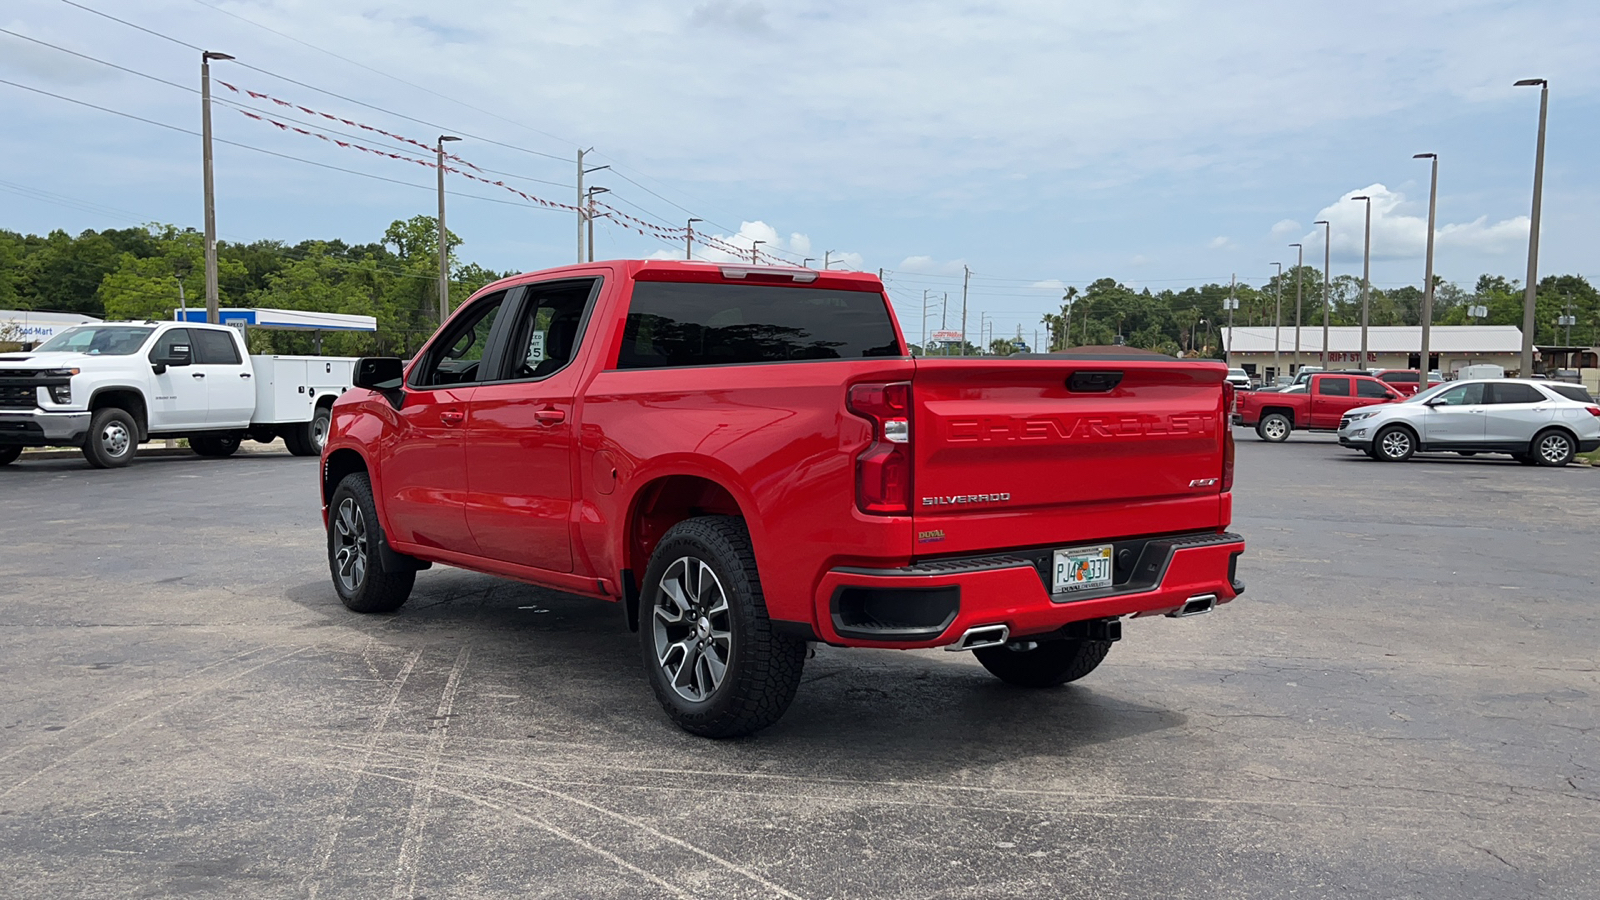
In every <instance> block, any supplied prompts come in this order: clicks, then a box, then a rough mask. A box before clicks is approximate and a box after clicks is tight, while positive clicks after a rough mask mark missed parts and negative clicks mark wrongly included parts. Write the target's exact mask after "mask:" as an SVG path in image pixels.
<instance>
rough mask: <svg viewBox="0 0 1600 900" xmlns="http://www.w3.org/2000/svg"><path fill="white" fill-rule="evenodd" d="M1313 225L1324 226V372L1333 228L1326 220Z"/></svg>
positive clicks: (1329, 302) (1326, 355)
mask: <svg viewBox="0 0 1600 900" xmlns="http://www.w3.org/2000/svg"><path fill="white" fill-rule="evenodd" d="M1312 224H1313V225H1321V226H1322V359H1321V360H1320V362H1321V364H1322V368H1323V370H1324V371H1326V370H1327V368H1328V309H1329V307H1331V306H1332V305H1333V298H1332V297H1331V296H1330V295H1331V293H1332V291H1333V278H1332V277H1331V276H1332V274H1333V270H1332V269H1331V268H1329V263H1330V262H1332V260H1333V226H1332V225H1331V224H1329V223H1328V220H1326V219H1318V220H1317V221H1315V222H1313V223H1312Z"/></svg>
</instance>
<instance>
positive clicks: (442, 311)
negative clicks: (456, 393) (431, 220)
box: [434, 134, 461, 325]
mask: <svg viewBox="0 0 1600 900" xmlns="http://www.w3.org/2000/svg"><path fill="white" fill-rule="evenodd" d="M459 140H461V138H458V137H456V136H455V135H450V134H441V135H439V143H438V145H437V146H435V147H434V150H435V151H437V152H438V154H439V161H438V163H437V165H436V168H437V169H438V172H439V324H440V325H443V324H444V320H445V319H448V318H450V240H449V238H448V237H447V235H448V234H449V233H450V232H448V231H446V230H445V227H444V145H445V144H446V143H447V142H449V141H459Z"/></svg>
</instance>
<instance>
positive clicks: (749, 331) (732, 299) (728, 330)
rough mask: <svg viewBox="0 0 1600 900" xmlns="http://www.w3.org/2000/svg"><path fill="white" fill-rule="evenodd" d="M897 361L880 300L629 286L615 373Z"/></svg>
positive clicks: (791, 291) (739, 287) (733, 288)
mask: <svg viewBox="0 0 1600 900" xmlns="http://www.w3.org/2000/svg"><path fill="white" fill-rule="evenodd" d="M899 355H901V351H900V341H899V339H898V338H897V337H896V336H895V331H894V325H893V324H892V323H891V322H890V321H889V311H888V309H887V307H886V304H885V302H884V299H883V295H881V294H876V293H866V292H863V291H833V290H824V289H820V288H796V287H779V286H770V285H758V284H693V283H690V284H685V283H677V282H659V281H641V282H637V283H635V284H634V287H633V301H632V303H631V305H630V306H629V308H628V321H627V324H626V326H625V327H624V330H623V334H622V352H621V353H619V354H618V356H617V368H619V369H659V368H676V367H689V366H726V365H749V364H752V363H770V362H798V361H805V360H821V359H860V358H863V357H869V356H899Z"/></svg>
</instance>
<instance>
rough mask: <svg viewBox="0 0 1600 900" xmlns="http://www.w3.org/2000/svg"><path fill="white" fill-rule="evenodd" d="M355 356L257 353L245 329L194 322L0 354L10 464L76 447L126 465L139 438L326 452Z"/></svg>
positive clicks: (106, 325)
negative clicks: (43, 451)
mask: <svg viewBox="0 0 1600 900" xmlns="http://www.w3.org/2000/svg"><path fill="white" fill-rule="evenodd" d="M354 364H355V360H354V359H341V358H337V357H331V356H250V355H249V351H248V349H247V348H246V347H245V345H244V337H243V335H241V334H240V333H239V332H238V330H236V329H234V328H231V327H227V326H223V325H199V324H195V323H192V322H189V323H182V322H103V323H102V322H96V323H94V324H89V325H78V326H75V327H73V328H69V329H67V330H66V331H63V332H61V333H60V334H57V335H56V336H55V337H53V338H51V339H50V340H48V341H46V342H44V343H43V344H40V345H39V346H38V347H37V348H36V349H34V350H31V351H28V352H24V353H5V354H0V465H6V464H8V463H11V462H13V461H15V460H16V459H17V458H18V457H19V456H20V455H21V454H22V448H23V447H52V446H53V447H78V448H80V449H82V451H83V455H84V458H85V459H87V460H88V461H89V464H90V465H92V466H95V467H96V468H109V467H113V466H125V465H127V464H128V463H129V462H130V461H131V460H132V459H133V457H134V454H135V452H136V451H137V449H138V446H139V443H140V442H141V441H146V440H149V439H151V438H188V439H189V446H190V447H191V448H193V449H194V451H195V452H196V453H198V454H200V455H201V456H230V455H232V454H233V452H234V451H236V450H238V449H239V444H240V443H241V442H242V441H243V440H244V439H245V438H250V439H252V440H256V441H261V442H263V443H267V442H270V441H272V440H274V439H276V438H279V437H282V438H283V439H284V443H285V444H287V445H288V447H289V451H290V452H291V453H294V454H296V455H298V456H316V455H317V454H319V453H321V452H322V444H323V441H324V440H325V439H326V437H327V433H328V421H329V418H330V416H331V413H330V412H329V410H330V409H332V407H333V401H334V399H335V398H336V397H338V396H339V394H340V393H342V392H344V391H345V390H347V389H349V387H350V374H351V370H352V367H353V366H354Z"/></svg>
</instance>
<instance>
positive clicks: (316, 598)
mask: <svg viewBox="0 0 1600 900" xmlns="http://www.w3.org/2000/svg"><path fill="white" fill-rule="evenodd" d="M288 599H290V600H292V601H294V602H296V603H299V604H301V605H302V606H304V607H306V608H307V609H309V610H311V611H314V612H316V613H318V614H320V615H322V616H326V617H327V619H328V620H329V621H328V624H329V625H330V626H334V627H343V628H349V629H352V630H355V631H359V632H361V633H364V634H366V635H367V636H368V637H370V638H371V639H372V641H374V642H376V643H377V644H380V645H385V646H387V647H389V648H392V649H394V650H395V651H396V652H407V653H414V652H417V651H419V650H420V651H422V652H423V653H424V654H426V655H430V656H435V657H441V658H443V657H447V656H454V655H456V654H457V653H458V652H459V651H460V649H461V648H463V647H465V646H470V647H471V654H472V664H471V670H470V671H469V672H468V673H467V674H466V675H465V676H464V678H466V679H468V680H469V683H470V681H476V682H477V683H478V685H479V689H480V691H481V692H483V693H490V694H495V695H496V696H515V697H519V698H523V699H521V700H518V701H514V702H511V703H509V704H508V705H505V706H503V708H501V709H499V710H497V711H496V712H495V716H494V717H495V718H496V719H497V720H499V723H498V725H497V726H496V727H497V729H498V730H500V731H506V732H513V731H514V732H516V733H517V736H519V737H520V736H524V735H525V736H526V737H528V738H535V737H540V736H543V735H546V734H548V733H550V732H551V731H552V730H553V731H555V732H559V733H560V734H561V736H562V737H563V738H564V739H571V738H573V737H576V736H579V735H581V736H582V739H583V740H584V741H586V742H588V741H592V742H594V743H595V744H596V746H597V749H600V748H608V749H618V750H621V749H648V750H652V751H655V750H660V751H665V752H668V753H672V754H690V755H692V756H693V758H695V759H699V760H710V759H712V758H721V759H723V760H724V761H725V762H728V763H730V764H731V763H734V762H735V761H738V760H744V761H749V762H756V761H762V762H787V763H789V764H791V765H792V768H793V769H794V770H797V771H800V772H805V773H821V772H827V771H833V772H835V774H839V775H844V774H848V775H849V776H850V777H852V778H885V779H893V778H910V777H924V778H925V777H929V776H933V775H938V774H942V773H947V772H948V771H951V770H965V769H969V768H971V767H973V766H980V767H981V766H985V765H989V764H1003V763H1008V762H1014V761H1016V760H1019V759H1025V758H1029V757H1038V756H1048V757H1068V758H1070V757H1072V756H1074V755H1075V754H1076V753H1077V752H1078V751H1080V750H1084V749H1086V748H1090V747H1092V746H1094V745H1097V744H1102V743H1106V742H1110V741H1119V740H1123V739H1125V738H1130V737H1135V736H1138V735H1142V734H1149V733H1151V732H1159V731H1164V730H1167V729H1174V728H1177V729H1180V730H1181V729H1182V726H1183V725H1184V724H1185V723H1186V722H1187V717H1186V716H1184V715H1182V714H1181V713H1178V712H1176V711H1174V710H1171V709H1168V708H1163V707H1160V706H1156V705H1150V704H1149V703H1147V702H1142V698H1141V699H1139V700H1135V699H1130V698H1129V697H1128V696H1127V693H1128V692H1127V691H1126V690H1123V689H1122V688H1123V687H1124V686H1125V684H1126V683H1125V682H1123V680H1122V679H1119V678H1118V673H1117V653H1116V650H1115V648H1113V651H1112V654H1111V656H1110V657H1108V659H1107V661H1106V663H1105V664H1104V665H1103V666H1102V667H1101V668H1100V669H1099V670H1098V671H1096V672H1095V673H1092V674H1090V675H1089V676H1088V677H1087V678H1085V679H1084V680H1083V681H1082V682H1079V683H1075V684H1070V685H1065V686H1062V687H1059V688H1053V689H1043V690H1039V689H1027V688H1018V687H1013V686H1011V685H1007V684H1004V683H1002V682H1000V681H999V680H998V679H996V678H994V677H993V676H991V675H990V674H989V673H988V672H987V671H985V670H984V669H983V668H982V667H981V666H980V665H979V664H978V663H977V661H976V660H975V659H974V658H973V656H972V655H971V654H970V653H960V654H957V653H948V652H946V651H943V650H932V651H896V650H861V649H841V648H834V647H828V646H823V645H818V646H817V648H816V653H815V655H814V656H813V657H812V658H810V659H808V660H807V661H806V670H805V676H804V680H803V681H802V682H801V685H800V689H799V693H798V694H797V696H796V697H795V700H794V703H793V705H791V706H790V708H789V711H788V712H787V713H786V714H785V715H784V717H783V718H782V719H780V720H779V721H778V722H777V723H776V724H775V725H773V726H771V727H769V728H767V729H766V730H764V731H762V732H760V733H758V734H756V735H753V736H751V737H748V738H744V739H739V740H732V741H711V740H707V739H704V738H699V737H695V736H693V735H689V734H687V733H684V732H682V731H680V730H679V729H678V728H676V727H675V726H674V725H672V724H671V722H669V721H668V719H667V718H666V716H665V714H663V713H662V712H661V710H660V708H659V706H658V705H657V703H656V699H655V697H654V695H653V694H652V693H651V691H650V687H649V685H648V683H647V682H646V680H645V676H644V671H643V669H642V666H643V665H644V662H643V660H642V658H641V651H640V649H639V640H638V637H637V635H635V634H634V633H632V632H630V631H628V628H627V624H626V621H625V619H624V616H623V610H622V607H621V606H620V605H619V604H615V603H608V602H605V601H600V600H591V599H588V598H584V597H577V596H573V595H568V594H562V593H559V592H555V591H550V590H545V589H542V588H537V587H533V586H530V585H524V584H518V583H514V582H509V581H505V580H501V579H497V578H493V577H490V576H485V575H478V574H476V573H471V572H465V571H461V570H456V569H449V568H436V569H434V570H431V571H428V572H423V573H421V574H420V575H419V576H418V579H417V587H416V591H415V593H413V595H412V597H411V599H410V600H409V601H408V602H407V604H406V605H405V606H404V607H402V608H401V609H400V610H399V611H397V612H395V613H391V614H385V615H360V614H357V613H352V612H349V611H348V610H346V609H345V608H344V607H343V606H342V605H341V604H340V603H339V601H338V598H337V597H336V596H335V594H334V592H333V589H332V587H331V586H330V585H329V584H328V583H327V581H325V580H323V581H317V582H313V583H310V584H307V585H304V586H302V587H299V588H295V589H292V590H291V591H289V593H288ZM462 690H463V695H464V696H467V695H469V694H470V693H472V691H471V690H470V689H469V687H467V686H463V688H462ZM471 719H472V715H471V713H470V711H468V712H467V715H466V716H463V717H462V718H461V722H460V723H459V725H460V727H463V728H469V729H470V725H469V724H468V723H470V721H471ZM458 733H462V734H463V736H464V737H470V733H463V732H459V731H458V730H457V724H453V725H452V735H454V734H458ZM786 768H787V767H786Z"/></svg>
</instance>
